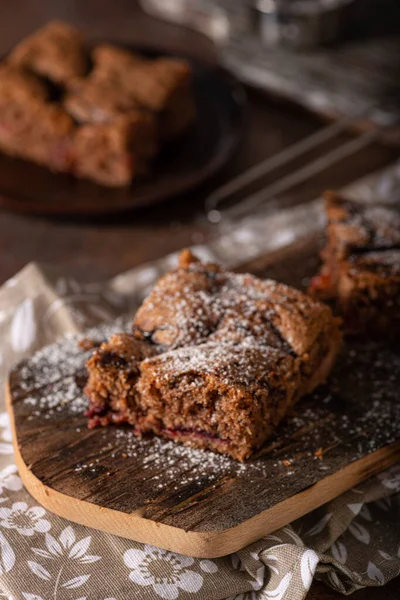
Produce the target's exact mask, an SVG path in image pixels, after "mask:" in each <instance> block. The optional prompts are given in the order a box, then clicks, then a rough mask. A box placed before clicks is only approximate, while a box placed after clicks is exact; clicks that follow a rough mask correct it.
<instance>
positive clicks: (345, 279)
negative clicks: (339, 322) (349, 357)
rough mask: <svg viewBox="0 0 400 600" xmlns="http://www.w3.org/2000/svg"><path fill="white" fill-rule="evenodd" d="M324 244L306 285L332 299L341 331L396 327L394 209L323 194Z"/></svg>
mask: <svg viewBox="0 0 400 600" xmlns="http://www.w3.org/2000/svg"><path fill="white" fill-rule="evenodd" d="M325 202H326V212H327V245H326V247H325V249H324V250H323V252H322V258H323V266H322V269H321V272H320V274H319V275H317V276H316V277H315V278H314V279H313V281H312V284H311V288H310V292H311V294H313V295H314V296H317V297H320V298H322V299H325V300H329V301H332V302H333V304H334V305H335V306H336V308H337V310H338V312H340V313H341V314H342V315H343V318H344V322H345V326H346V329H347V330H348V331H351V332H363V333H365V332H366V333H368V334H371V335H374V336H376V335H378V336H381V335H384V336H387V335H389V334H390V335H391V334H393V333H395V332H398V331H399V325H400V209H399V207H398V206H396V205H387V204H386V205H385V204H362V203H360V202H356V201H354V200H349V199H346V198H342V197H340V196H338V195H336V194H334V193H332V192H329V193H327V194H326V197H325Z"/></svg>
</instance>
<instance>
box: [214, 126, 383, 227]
mask: <svg viewBox="0 0 400 600" xmlns="http://www.w3.org/2000/svg"><path fill="white" fill-rule="evenodd" d="M359 119H360V117H357V118H355V117H346V118H344V119H341V120H340V121H337V122H335V123H333V124H332V125H328V126H327V127H325V128H323V129H321V130H319V131H317V132H316V133H314V134H312V135H310V136H308V137H307V138H304V139H302V140H301V141H299V142H297V143H295V144H293V145H292V146H289V147H288V148H285V149H284V150H282V151H281V152H279V153H278V154H276V155H274V156H272V157H269V158H267V159H265V160H263V161H261V162H259V163H257V164H256V165H254V166H252V167H250V169H248V170H247V171H245V172H243V173H241V174H240V175H238V176H237V177H235V178H233V179H231V180H230V181H229V182H228V183H226V184H224V185H222V186H221V187H219V188H218V189H216V190H215V191H214V192H212V194H210V196H208V198H207V199H206V201H205V209H206V212H207V216H208V219H209V221H210V222H212V223H218V222H219V221H220V220H221V218H222V216H223V215H224V216H227V217H238V216H242V215H244V214H246V213H248V212H249V211H251V210H252V209H254V208H256V207H258V206H260V205H261V204H263V203H264V202H266V201H267V200H269V199H270V198H272V197H273V196H275V195H277V194H281V193H283V192H286V191H288V190H290V189H291V188H293V187H294V186H296V185H299V184H301V183H304V182H305V181H307V180H308V179H310V178H311V177H313V176H315V175H318V174H319V173H321V172H322V171H324V170H325V169H327V168H329V167H331V166H333V165H334V164H336V163H338V162H340V161H341V160H343V159H344V158H347V157H349V156H352V155H353V154H355V153H356V152H358V151H359V150H361V149H362V148H364V147H366V146H368V145H369V144H371V143H372V142H373V141H375V140H377V139H378V138H379V136H380V135H381V134H382V129H379V128H375V129H371V130H368V131H365V132H364V133H362V134H361V135H359V136H358V137H357V138H355V139H352V140H350V141H347V142H345V143H344V144H342V145H341V146H339V147H338V148H335V149H334V150H331V151H329V152H327V153H326V154H324V155H323V156H320V157H319V158H317V159H315V160H313V161H312V162H310V163H308V164H306V165H305V166H303V167H300V168H299V169H297V170H295V171H292V172H291V173H290V174H288V175H285V176H283V177H282V178H281V179H278V180H277V181H275V182H273V183H272V184H270V185H268V186H267V187H265V188H263V189H261V190H259V191H257V192H255V193H253V194H251V195H249V196H247V197H246V198H245V199H244V200H242V201H241V202H239V203H237V204H235V205H233V206H231V207H229V208H225V209H224V208H223V206H224V205H225V204H226V203H227V201H228V200H229V198H231V197H232V196H233V195H234V194H237V193H239V192H244V190H245V189H246V188H247V186H249V185H250V184H254V183H255V182H257V180H258V179H260V178H261V177H264V176H265V175H267V174H269V173H272V172H273V171H275V170H276V169H277V168H278V167H282V166H285V165H287V164H289V163H290V162H291V161H292V160H294V159H295V158H299V157H301V156H302V155H303V154H305V153H306V152H309V151H310V150H314V149H316V148H318V146H321V145H322V144H323V143H325V142H327V141H329V140H333V139H334V138H335V137H337V136H338V135H339V134H340V133H344V132H345V131H348V130H349V129H350V128H351V127H352V126H354V125H356V124H357V123H359Z"/></svg>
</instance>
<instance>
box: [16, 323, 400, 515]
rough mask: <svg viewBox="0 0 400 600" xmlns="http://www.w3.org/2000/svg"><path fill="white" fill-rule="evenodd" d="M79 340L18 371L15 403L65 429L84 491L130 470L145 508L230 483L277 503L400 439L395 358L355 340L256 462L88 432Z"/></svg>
mask: <svg viewBox="0 0 400 600" xmlns="http://www.w3.org/2000/svg"><path fill="white" fill-rule="evenodd" d="M128 328H129V321H127V320H119V321H117V322H115V323H113V324H111V325H107V326H103V327H99V328H96V329H94V330H90V331H88V332H86V333H85V337H89V338H91V339H94V340H97V341H101V340H103V339H105V338H107V337H109V336H110V335H111V334H113V333H115V332H117V331H121V330H127V329H128ZM81 337H82V336H68V337H67V338H63V339H62V340H60V341H59V342H58V343H57V344H53V345H52V346H48V347H46V348H44V349H42V350H40V351H39V352H38V353H36V355H35V356H34V357H32V358H31V359H30V360H28V361H27V362H26V363H25V364H24V366H23V367H21V368H20V369H17V373H18V377H17V379H15V381H14V384H13V385H14V390H15V394H17V392H18V393H19V394H20V396H19V397H20V398H21V403H17V406H20V405H22V407H23V408H21V410H23V414H24V415H25V416H26V417H27V418H28V419H30V423H32V428H33V429H32V430H33V431H36V430H37V427H38V425H39V423H40V425H42V424H43V423H45V422H46V421H48V422H49V425H50V428H49V429H46V428H44V429H43V433H42V434H41V435H50V433H51V429H52V426H51V424H52V423H53V422H56V423H57V424H58V426H62V427H63V428H64V429H65V432H64V436H63V438H62V439H61V441H60V444H66V445H72V447H74V448H76V449H79V452H78V450H76V452H77V454H76V456H75V455H74V454H73V453H71V452H69V453H68V455H67V454H66V455H65V461H66V468H67V469H68V470H70V471H72V472H74V473H75V474H76V477H79V478H80V481H81V482H82V485H83V486H85V485H86V486H89V487H90V481H91V480H92V479H93V477H97V476H103V475H105V476H110V477H115V476H118V477H121V476H122V474H123V473H125V472H126V473H127V475H126V476H129V477H132V478H134V477H136V478H138V481H140V484H138V485H139V488H138V489H139V491H140V493H141V494H142V496H143V497H141V502H147V501H149V502H150V501H153V500H155V499H156V498H159V497H162V495H163V494H164V493H165V494H167V493H168V494H170V493H172V492H174V493H175V492H176V493H177V494H180V496H179V497H181V496H182V497H186V496H188V495H189V496H190V495H191V494H193V493H197V492H198V491H201V490H202V489H204V488H207V487H208V486H213V485H218V486H220V485H221V482H223V481H225V480H226V481H232V480H236V481H237V482H238V484H239V482H242V483H243V485H246V486H247V485H250V484H252V485H256V486H257V489H259V490H260V491H259V493H260V494H262V495H263V494H265V497H264V495H263V498H264V500H263V502H265V504H268V502H269V501H270V499H269V498H270V497H271V498H272V497H273V498H275V500H276V494H278V495H279V494H280V493H281V492H280V491H279V490H282V494H283V495H285V494H286V495H287V493H288V489H290V491H291V493H294V491H296V490H299V489H302V488H303V487H305V486H307V485H312V483H315V482H316V481H318V480H319V479H321V477H325V476H326V475H328V474H330V473H333V472H334V471H335V470H337V468H338V460H339V459H340V460H342V457H343V454H345V455H346V457H347V458H346V460H347V461H348V462H351V461H354V460H357V459H359V458H361V457H363V456H365V455H366V454H369V453H371V452H374V451H376V450H378V449H379V448H381V447H383V446H386V445H387V444H390V443H392V442H394V441H396V440H398V439H400V398H399V394H398V390H399V387H400V354H399V353H398V351H397V350H396V349H394V348H390V347H388V346H384V347H382V346H380V347H378V346H376V345H375V344H373V343H368V344H365V343H352V345H351V346H349V347H348V348H347V349H346V351H345V352H344V354H343V357H342V358H341V360H340V361H339V363H338V366H337V368H336V370H335V371H334V373H333V376H332V378H331V382H330V384H329V386H326V387H322V388H320V389H319V390H318V392H317V393H316V394H314V395H313V397H312V398H308V399H305V400H304V401H303V402H301V403H299V404H298V405H297V406H296V407H295V411H293V413H292V414H291V415H290V416H289V417H288V419H287V421H286V422H285V423H284V424H282V425H281V426H280V427H279V429H278V430H277V432H276V434H275V436H273V438H272V439H270V440H269V441H268V442H267V443H266V445H265V446H264V448H263V449H262V450H261V451H260V453H259V455H258V456H256V457H255V458H253V459H252V460H250V461H248V462H246V463H244V464H241V463H238V462H237V461H235V460H233V459H231V458H229V457H227V456H223V455H218V454H214V453H212V452H210V451H205V450H198V449H194V448H189V447H185V446H183V445H181V444H176V443H175V442H173V441H167V440H163V439H159V438H150V439H138V438H137V437H136V436H135V435H134V433H133V431H132V430H131V429H130V428H128V427H120V428H118V427H115V426H110V427H107V428H103V429H97V430H95V431H89V430H88V429H87V423H86V417H85V416H84V415H83V412H84V410H85V409H86V406H87V400H86V398H85V397H84V395H83V393H82V385H83V384H84V377H83V375H84V368H83V367H84V363H85V360H86V358H87V357H88V355H89V352H83V351H82V350H81V349H80V348H79V347H78V343H77V342H78V340H79V339H80V338H81ZM273 352H276V351H273ZM14 390H13V394H14ZM49 432H50V433H49ZM88 436H90V439H91V440H92V441H93V440H95V448H96V451H95V452H94V451H93V445H92V446H91V451H90V455H87V456H86V457H85V443H86V442H85V440H86V439H87V437H88ZM59 451H60V452H61V453H62V452H63V449H62V447H60V450H59ZM63 456H64V454H63ZM68 461H70V463H69V462H68ZM340 464H341V463H340ZM310 465H312V468H310ZM271 486H273V488H274V494H273V495H272V496H271ZM263 489H264V490H265V492H262V490H263ZM196 490H197V491H196ZM135 493H139V492H137V490H136V492H135ZM271 501H272V500H271ZM252 502H256V498H254V499H249V506H250V505H251V503H252Z"/></svg>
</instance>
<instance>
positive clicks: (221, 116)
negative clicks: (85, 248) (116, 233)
mask: <svg viewBox="0 0 400 600" xmlns="http://www.w3.org/2000/svg"><path fill="white" fill-rule="evenodd" d="M132 50H136V51H137V48H132ZM146 54H147V55H149V54H150V55H152V56H156V55H160V53H156V52H149V51H146ZM185 58H186V57H185ZM190 62H191V64H192V67H193V72H194V77H193V88H194V95H195V100H196V105H197V119H196V121H195V122H194V123H193V125H192V126H191V127H190V129H189V130H188V131H187V132H186V133H185V135H184V136H182V137H181V138H180V139H178V140H176V141H174V142H173V143H171V144H169V145H168V146H165V147H164V148H163V150H162V152H161V153H160V154H159V156H158V157H157V158H156V160H155V161H154V163H153V165H152V169H151V174H150V175H148V176H147V177H146V179H144V178H143V179H141V180H139V179H138V180H135V181H134V182H133V183H132V185H131V186H130V187H125V188H107V187H102V186H100V185H97V184H95V183H92V182H90V181H87V180H83V179H75V178H74V177H72V176H69V175H64V174H55V173H52V172H51V171H49V170H47V169H45V168H43V167H39V166H37V165H34V164H33V163H29V162H26V161H23V160H19V159H15V158H10V157H8V156H6V155H4V154H1V153H0V208H4V209H7V210H11V211H15V212H22V213H31V214H34V213H36V214H43V215H54V216H56V215H59V216H68V215H71V216H73V215H76V216H77V215H82V216H84V215H101V214H111V213H118V212H123V211H127V210H132V209H135V208H138V207H143V206H147V205H150V204H154V203H156V202H161V201H163V200H166V199H167V198H171V197H172V196H177V195H179V194H182V193H183V192H187V191H189V190H190V189H193V188H194V187H196V186H198V185H199V184H201V183H203V182H204V181H206V179H208V178H209V177H211V176H212V175H214V174H215V173H216V172H217V171H218V170H219V169H220V168H221V167H222V166H223V165H224V164H226V162H227V161H228V159H229V158H230V156H231V154H232V152H233V150H234V148H235V147H236V145H237V142H238V140H239V138H240V135H241V130H242V121H243V108H244V105H245V92H244V90H243V88H242V87H241V85H240V83H238V81H237V80H236V79H234V78H233V77H232V76H231V75H230V74H228V73H227V72H225V71H223V70H221V69H214V68H212V67H209V66H205V65H202V64H200V63H199V62H197V61H193V60H190Z"/></svg>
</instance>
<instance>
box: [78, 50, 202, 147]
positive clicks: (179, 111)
mask: <svg viewBox="0 0 400 600" xmlns="http://www.w3.org/2000/svg"><path fill="white" fill-rule="evenodd" d="M92 59H93V64H94V68H93V71H92V73H91V75H90V77H89V80H90V81H91V83H89V82H88V85H93V82H94V83H95V84H96V85H102V84H103V83H104V82H106V83H110V82H112V85H114V86H116V87H117V88H118V89H119V91H120V94H121V96H123V97H124V98H130V99H131V101H132V103H133V106H140V107H142V108H143V109H145V110H148V111H150V112H153V113H154V114H156V115H157V117H158V121H159V129H160V136H161V138H162V139H172V138H174V137H176V136H178V135H180V134H181V133H182V132H183V131H184V130H185V129H186V128H187V127H188V126H189V124H190V123H191V122H192V121H193V120H194V117H195V105H194V99H193V94H192V77H191V75H192V71H191V68H190V65H189V63H188V62H187V61H185V60H180V59H176V58H157V59H154V60H150V59H146V58H143V57H141V56H139V55H137V54H133V53H131V52H128V51H126V50H123V49H120V48H116V47H114V46H111V45H106V44H104V45H100V46H98V47H97V48H95V49H94V51H93V54H92Z"/></svg>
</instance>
